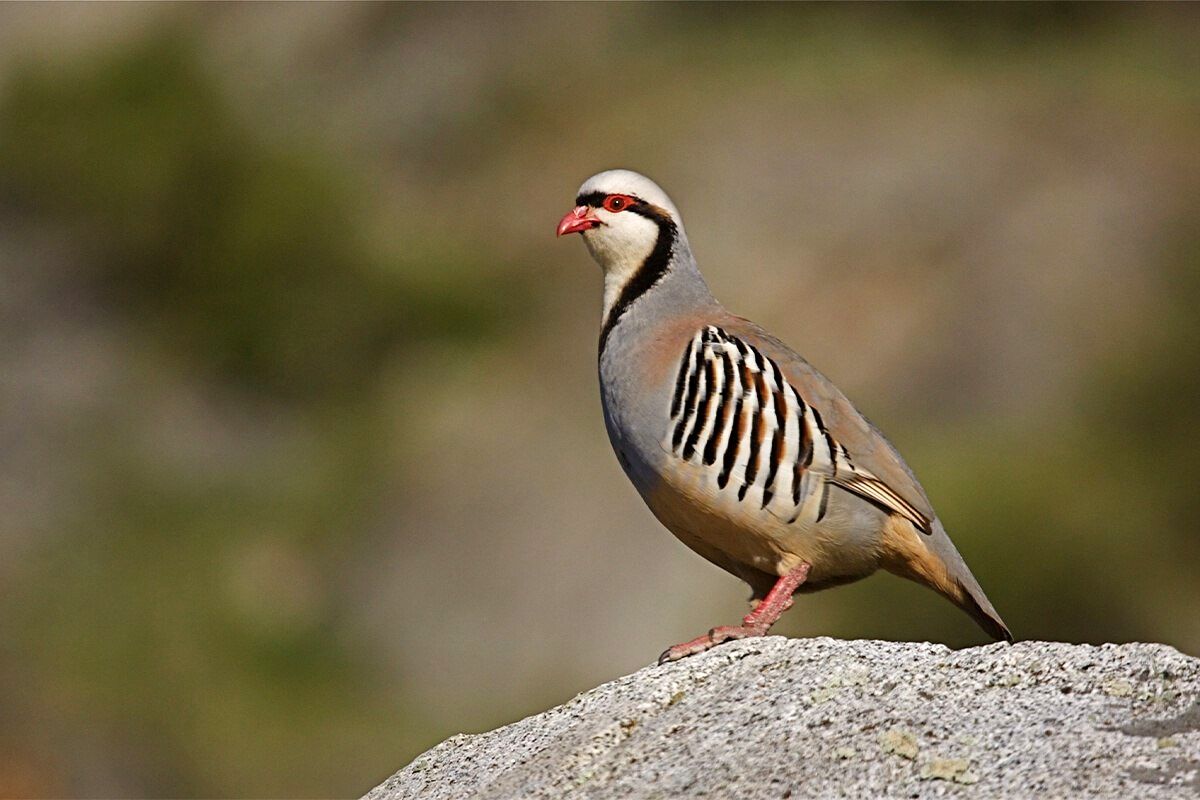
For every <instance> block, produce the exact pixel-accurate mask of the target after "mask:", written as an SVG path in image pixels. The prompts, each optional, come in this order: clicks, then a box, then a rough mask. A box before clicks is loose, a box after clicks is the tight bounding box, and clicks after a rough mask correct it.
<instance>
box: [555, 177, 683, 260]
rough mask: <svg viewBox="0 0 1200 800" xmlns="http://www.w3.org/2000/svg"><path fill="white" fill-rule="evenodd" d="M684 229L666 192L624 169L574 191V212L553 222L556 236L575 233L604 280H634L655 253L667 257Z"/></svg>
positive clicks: (647, 179)
mask: <svg viewBox="0 0 1200 800" xmlns="http://www.w3.org/2000/svg"><path fill="white" fill-rule="evenodd" d="M682 229H683V220H682V219H680V217H679V211H678V210H677V209H676V208H675V204H674V203H672V202H671V198H669V197H667V193H666V192H664V191H663V190H662V189H660V188H658V185H657V184H656V183H655V182H654V181H652V180H650V179H649V178H647V177H646V176H645V175H639V174H638V173H636V172H632V171H630V170H627V169H611V170H608V171H607V172H601V173H599V174H597V175H593V176H592V177H590V178H588V179H587V180H586V181H584V182H583V185H582V186H580V187H579V194H578V196H576V198H575V208H573V209H572V210H571V211H569V212H567V214H566V216H564V217H563V218H562V220H561V221H560V222H559V223H558V235H559V236H563V235H565V234H568V233H579V234H582V235H583V241H584V243H585V244H586V245H587V248H588V250H589V251H590V252H591V254H592V258H594V259H596V261H597V262H598V263H599V264H600V266H601V268H602V269H603V270H604V272H605V275H606V276H611V277H613V278H616V279H617V280H618V281H621V280H622V279H625V278H628V277H629V276H631V275H633V274H634V273H635V272H636V271H637V270H638V269H639V268H640V267H641V266H642V265H643V264H644V263H645V262H646V261H647V259H648V258H650V256H651V254H652V253H655V251H656V250H658V251H660V253H661V255H662V256H664V257H669V255H670V252H671V250H672V249H673V248H674V246H675V244H676V242H677V241H678V239H679V237H680V235H681V232H682Z"/></svg>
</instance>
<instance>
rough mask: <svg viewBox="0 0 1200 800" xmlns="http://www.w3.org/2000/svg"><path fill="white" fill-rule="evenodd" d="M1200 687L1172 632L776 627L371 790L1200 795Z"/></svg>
mask: <svg viewBox="0 0 1200 800" xmlns="http://www.w3.org/2000/svg"><path fill="white" fill-rule="evenodd" d="M1198 697H1200V660H1198V659H1195V658H1190V657H1188V656H1185V655H1182V654H1181V653H1179V652H1178V651H1176V650H1174V649H1173V648H1171V647H1168V646H1166V645H1160V644H1127V645H1104V646H1101V647H1093V646H1088V645H1071V644H1061V643H1053V642H1020V643H1018V644H1015V645H1007V644H996V645H990V646H987V647H979V648H974V649H970V650H959V651H952V650H949V649H947V648H945V647H942V646H940V645H932V644H903V643H893V642H875V641H857V642H846V641H837V640H833V639H784V638H781V637H769V638H766V639H757V640H745V641H741V642H734V643H731V644H727V645H723V646H721V647H719V648H716V649H715V650H712V651H710V652H708V653H705V654H703V655H700V656H695V657H692V658H689V659H686V660H684V661H681V662H678V663H675V664H668V665H665V666H661V667H647V668H646V669H643V670H640V671H638V672H636V673H634V674H632V675H628V676H626V677H624V678H620V679H619V680H615V681H613V682H611V683H606V684H604V685H603V686H600V687H598V688H596V689H593V690H591V691H589V692H585V693H583V694H581V695H579V696H577V697H575V698H574V699H573V700H571V701H570V702H568V703H566V704H564V705H561V706H559V707H558V708H553V709H551V710H549V711H546V712H545V713H542V714H538V715H536V716H532V717H528V718H526V719H523V720H521V721H520V722H516V723H514V724H512V725H508V726H505V727H503V728H499V729H498V730H494V731H491V732H489V733H483V734H479V735H477V736H466V735H460V736H454V737H452V738H450V739H448V740H446V741H445V742H442V743H441V744H440V745H438V746H437V747H434V748H433V749H431V750H429V751H428V752H426V753H424V754H423V755H421V756H419V757H418V758H417V759H416V760H415V761H413V762H412V763H411V764H409V765H408V766H407V767H405V768H404V769H402V770H401V771H400V772H398V773H396V774H395V775H393V776H392V777H391V778H389V779H388V780H387V781H385V782H384V783H383V784H381V785H380V786H378V787H376V788H375V789H374V790H373V791H371V792H370V793H369V794H368V795H367V798H368V800H400V799H401V798H422V800H439V799H440V798H446V799H447V800H449V799H450V798H454V799H455V800H459V799H460V798H545V797H555V798H557V797H562V798H618V797H620V798H675V797H681V798H693V797H711V798H772V800H777V799H778V798H787V797H988V798H991V797H1020V798H1027V797H1122V798H1124V797H1193V796H1198V795H1200V699H1198Z"/></svg>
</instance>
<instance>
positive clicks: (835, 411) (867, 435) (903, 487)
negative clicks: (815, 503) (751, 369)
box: [723, 316, 935, 534]
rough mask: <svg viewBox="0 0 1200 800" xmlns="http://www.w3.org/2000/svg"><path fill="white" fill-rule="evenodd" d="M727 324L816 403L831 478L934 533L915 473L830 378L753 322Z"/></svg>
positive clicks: (932, 516)
mask: <svg viewBox="0 0 1200 800" xmlns="http://www.w3.org/2000/svg"><path fill="white" fill-rule="evenodd" d="M723 328H724V329H725V330H726V331H727V332H728V333H729V334H732V335H734V336H737V337H738V338H740V339H742V340H743V341H745V342H746V343H747V344H749V345H750V346H752V347H754V348H756V349H757V350H758V351H759V352H761V354H762V355H763V356H765V357H767V358H769V359H771V361H773V362H774V363H776V364H777V365H778V366H779V369H780V371H781V372H782V373H783V376H784V379H785V380H786V381H787V382H788V383H789V384H790V385H791V386H792V387H794V388H795V390H796V392H797V393H798V394H799V396H800V397H801V398H802V399H803V401H804V402H806V403H808V404H809V405H810V406H812V407H813V409H814V411H815V412H816V419H817V421H818V423H819V425H820V427H821V428H823V429H824V431H825V432H827V433H828V438H829V439H831V440H832V445H831V450H832V451H833V455H834V457H833V459H832V462H831V464H830V465H829V467H828V479H829V480H830V482H832V483H833V484H834V485H836V486H840V487H841V488H843V489H845V490H847V491H849V492H852V493H854V494H856V495H858V496H860V497H862V498H864V499H866V500H868V501H870V502H873V503H875V504H877V505H880V506H882V507H883V508H885V509H886V510H888V511H890V512H892V513H895V514H898V515H900V516H901V517H904V518H905V519H907V520H909V521H910V522H912V523H913V525H914V526H915V527H916V528H917V529H918V530H920V531H922V532H924V533H927V534H928V533H931V532H932V523H933V520H934V519H935V514H934V511H933V507H932V506H931V505H930V503H929V498H928V497H926V495H925V491H924V490H923V489H922V488H921V485H920V484H919V483H918V482H917V479H916V477H915V476H914V475H913V474H912V472H911V471H910V470H909V468H908V466H907V465H906V464H905V463H904V460H903V459H902V458H901V457H900V454H899V453H897V452H896V449H895V448H894V447H892V444H891V442H889V441H888V440H887V438H886V437H884V435H883V434H882V433H881V432H880V431H879V429H877V428H876V427H875V426H874V425H872V424H871V423H870V422H869V421H868V420H867V419H866V417H864V416H863V415H862V414H860V413H859V411H858V409H856V408H855V407H854V406H853V404H851V402H850V401H849V400H848V399H847V398H846V396H845V395H844V394H842V393H841V391H840V390H839V389H838V388H837V387H836V386H834V384H833V382H832V381H831V380H829V379H828V378H826V377H825V376H824V375H822V374H821V373H820V372H818V371H817V370H816V369H815V368H814V367H813V366H812V365H811V364H809V363H808V362H807V361H805V360H804V359H803V358H802V357H801V356H799V355H798V354H797V353H796V352H795V351H793V350H792V349H791V348H790V347H788V346H787V345H785V344H784V343H783V342H781V341H779V340H778V339H776V338H775V337H774V336H771V335H770V334H769V333H767V332H766V331H764V330H763V329H762V328H760V327H759V326H757V325H755V324H754V323H753V322H750V321H749V320H745V319H742V318H741V317H732V316H731V317H730V318H729V319H727V320H726V323H725V325H724V326H723Z"/></svg>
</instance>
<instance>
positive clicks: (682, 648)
mask: <svg viewBox="0 0 1200 800" xmlns="http://www.w3.org/2000/svg"><path fill="white" fill-rule="evenodd" d="M770 627H771V626H770V625H762V624H748V625H721V626H720V627H717V628H713V629H712V630H711V631H709V632H708V633H706V634H704V635H703V636H697V637H696V638H695V639H692V640H691V641H690V642H684V643H683V644H677V645H675V646H674V647H668V648H667V649H666V650H664V651H663V654H662V655H661V656H659V657H658V663H659V664H666V663H667V662H668V661H678V660H679V659H681V658H687V657H688V656H694V655H696V654H697V653H703V652H704V651H705V650H711V649H712V648H714V647H716V646H717V645H719V644H724V643H725V642H731V641H733V640H734V639H749V638H750V637H752V636H766V635H767V631H768V630H769V629H770Z"/></svg>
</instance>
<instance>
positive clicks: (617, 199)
mask: <svg viewBox="0 0 1200 800" xmlns="http://www.w3.org/2000/svg"><path fill="white" fill-rule="evenodd" d="M603 205H604V210H605V211H611V212H612V213H614V214H617V213H619V212H621V211H624V210H625V209H627V208H629V207H630V206H631V205H633V198H632V197H630V196H629V195H627V194H610V195H609V196H608V197H606V198H604V203H603Z"/></svg>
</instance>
